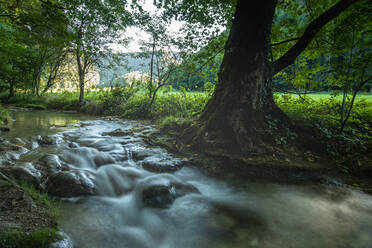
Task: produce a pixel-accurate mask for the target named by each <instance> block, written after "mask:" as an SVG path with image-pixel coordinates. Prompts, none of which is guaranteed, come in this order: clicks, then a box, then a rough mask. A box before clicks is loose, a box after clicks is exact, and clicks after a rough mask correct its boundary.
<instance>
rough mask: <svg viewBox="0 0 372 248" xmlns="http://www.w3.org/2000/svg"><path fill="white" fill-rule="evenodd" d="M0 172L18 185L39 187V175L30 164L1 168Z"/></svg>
mask: <svg viewBox="0 0 372 248" xmlns="http://www.w3.org/2000/svg"><path fill="white" fill-rule="evenodd" d="M0 172H1V173H2V174H4V175H6V176H7V177H8V178H10V179H11V180H13V181H15V182H17V183H18V184H21V183H26V184H28V185H35V186H36V187H39V185H40V181H41V173H40V172H39V171H38V170H37V169H36V168H35V167H34V166H33V165H32V164H31V163H23V164H19V165H11V166H2V167H0Z"/></svg>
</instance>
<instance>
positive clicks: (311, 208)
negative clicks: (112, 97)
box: [0, 110, 372, 248]
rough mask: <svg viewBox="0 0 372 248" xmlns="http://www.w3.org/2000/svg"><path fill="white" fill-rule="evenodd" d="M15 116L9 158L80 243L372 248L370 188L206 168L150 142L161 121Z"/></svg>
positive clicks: (87, 246) (132, 247) (96, 246)
mask: <svg viewBox="0 0 372 248" xmlns="http://www.w3.org/2000/svg"><path fill="white" fill-rule="evenodd" d="M11 115H12V118H13V119H14V121H13V122H12V123H10V125H9V127H10V128H11V131H10V132H8V133H3V134H1V136H0V137H2V138H4V139H6V140H8V141H10V142H11V143H13V144H16V143H20V144H21V145H22V146H23V147H24V148H23V149H22V150H20V151H18V153H14V154H13V155H9V156H8V155H7V157H6V158H5V160H7V161H10V162H8V163H9V164H10V163H12V164H15V166H18V167H19V166H24V167H27V168H28V172H27V173H29V174H30V175H31V176H30V180H31V181H32V180H35V181H37V182H38V183H40V184H41V187H43V188H45V189H46V190H47V191H48V194H49V195H54V196H57V197H58V199H61V200H62V201H61V209H60V211H61V215H60V219H59V221H60V227H61V230H62V231H63V232H65V233H66V234H67V235H68V236H69V237H70V239H71V241H72V243H73V247H76V248H126V247H128V248H137V247H138V248H177V247H179V248H207V247H212V248H239V247H242V248H243V247H244V248H247V247H259V248H278V247H286V248H289V247H305V248H307V247H308V248H310V247H314V248H315V247H327V248H333V247H335V248H336V247H337V248H349V247H355V248H370V247H372V197H371V196H370V195H367V194H364V193H362V192H359V191H354V190H351V189H348V188H342V187H337V186H327V185H320V184H306V185H286V184H277V183H268V182H250V181H249V180H243V179H237V178H234V177H233V176H231V175H226V177H223V178H221V177H216V176H211V175H207V174H206V173H203V172H201V171H200V170H198V168H197V166H190V165H189V163H188V159H187V158H184V157H179V156H177V155H174V154H172V153H170V152H169V151H167V150H165V149H164V148H161V147H154V146H150V145H148V142H146V140H147V137H148V135H149V134H150V133H151V132H153V131H154V127H152V126H151V125H148V124H144V123H141V122H137V121H128V120H120V119H114V118H112V119H109V118H107V119H95V118H92V117H86V116H82V115H79V114H76V113H57V112H48V111H19V110H17V111H15V110H13V111H12V112H11ZM0 156H1V155H0ZM2 166H5V165H4V164H3V165H2ZM37 168H41V169H40V171H42V173H39V174H38V173H37ZM45 168H47V169H45ZM43 171H45V172H43ZM27 178H28V177H27ZM66 247H67V246H66Z"/></svg>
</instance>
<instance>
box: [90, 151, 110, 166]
mask: <svg viewBox="0 0 372 248" xmlns="http://www.w3.org/2000/svg"><path fill="white" fill-rule="evenodd" d="M94 163H95V164H96V166H97V167H100V166H103V165H107V164H114V163H115V160H114V158H113V157H111V156H110V155H108V154H105V153H99V154H97V155H96V156H94Z"/></svg>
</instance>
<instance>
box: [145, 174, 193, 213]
mask: <svg viewBox="0 0 372 248" xmlns="http://www.w3.org/2000/svg"><path fill="white" fill-rule="evenodd" d="M140 188H141V198H142V203H143V206H144V207H151V208H168V207H170V206H171V205H172V204H173V202H174V201H175V200H176V199H177V198H179V197H182V196H184V195H187V194H192V193H196V194H199V193H200V192H199V190H198V189H197V188H196V187H195V186H193V185H191V184H189V183H186V182H183V181H181V180H179V179H177V178H176V177H174V176H172V175H170V174H163V175H156V176H151V177H149V178H147V179H145V180H144V181H142V182H141V183H140Z"/></svg>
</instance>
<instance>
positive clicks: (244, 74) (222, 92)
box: [185, 0, 287, 154]
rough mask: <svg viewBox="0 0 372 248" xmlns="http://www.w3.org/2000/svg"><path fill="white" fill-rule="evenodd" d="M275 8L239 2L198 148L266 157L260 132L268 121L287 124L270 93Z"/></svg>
mask: <svg viewBox="0 0 372 248" xmlns="http://www.w3.org/2000/svg"><path fill="white" fill-rule="evenodd" d="M275 6H276V0H260V1H258V0H257V1H244V0H241V1H238V4H237V6H236V13H235V16H234V19H233V24H232V27H231V31H230V35H229V38H228V41H227V42H226V46H225V54H224V58H223V61H222V64H221V67H220V71H219V73H218V82H217V84H216V89H215V92H214V94H213V96H212V99H211V100H210V101H209V102H208V104H207V106H206V108H205V110H204V112H203V114H202V116H201V118H200V121H201V123H202V127H200V128H199V133H198V134H197V135H196V137H194V138H193V141H192V142H193V143H194V144H195V143H199V145H201V146H208V147H210V148H212V149H214V148H222V149H223V150H225V151H228V152H236V153H240V154H241V153H245V152H248V153H262V152H264V151H265V149H266V148H265V147H266V146H265V144H264V143H265V142H264V141H263V135H261V132H260V130H263V129H264V127H265V123H266V117H268V115H270V116H271V117H273V118H274V117H275V118H281V119H285V120H287V119H286V117H285V115H284V114H283V113H282V112H281V111H280V109H279V108H278V107H277V106H276V105H275V103H274V99H273V95H272V91H271V71H270V63H269V61H268V52H269V50H270V33H271V24H272V20H273V16H274V10H275ZM185 136H187V134H185ZM186 138H187V137H186Z"/></svg>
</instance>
